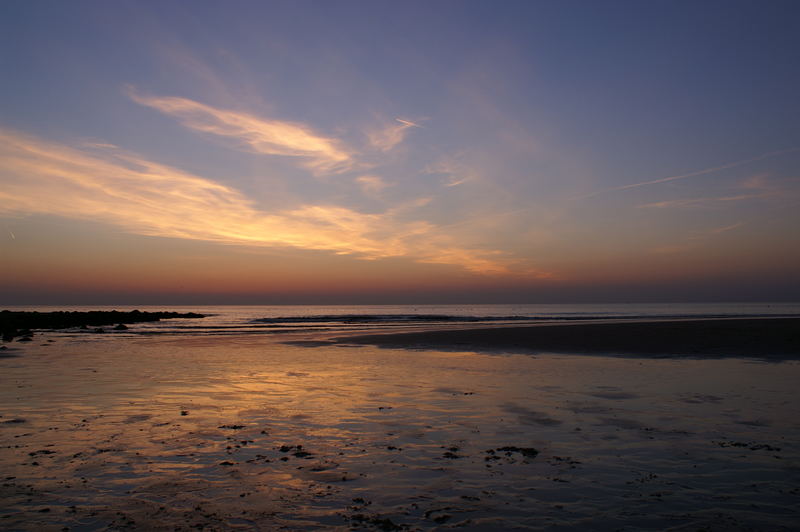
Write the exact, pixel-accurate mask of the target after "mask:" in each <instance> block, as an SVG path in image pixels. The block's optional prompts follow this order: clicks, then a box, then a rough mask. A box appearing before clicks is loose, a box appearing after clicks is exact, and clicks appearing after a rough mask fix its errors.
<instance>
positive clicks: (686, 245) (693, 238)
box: [652, 222, 745, 255]
mask: <svg viewBox="0 0 800 532" xmlns="http://www.w3.org/2000/svg"><path fill="white" fill-rule="evenodd" d="M743 225H745V223H744V222H736V223H732V224H729V225H723V226H721V227H711V228H709V229H700V230H697V231H693V232H692V233H691V234H690V235H689V236H687V237H686V238H685V239H684V240H683V242H679V243H677V244H670V245H665V246H659V247H656V248H654V249H653V250H652V251H653V253H657V254H661V255H667V254H673V253H682V252H684V251H690V250H692V249H696V248H697V247H699V246H700V245H702V243H703V242H704V241H705V240H707V239H709V238H712V237H714V236H717V235H720V234H722V233H727V232H728V231H733V230H734V229H738V228H740V227H742V226H743Z"/></svg>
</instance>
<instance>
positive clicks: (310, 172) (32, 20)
mask: <svg viewBox="0 0 800 532" xmlns="http://www.w3.org/2000/svg"><path fill="white" fill-rule="evenodd" d="M0 10H2V11H3V16H2V17H0V33H1V34H2V46H1V47H0V68H2V69H3V72H4V76H3V78H4V82H3V83H2V84H0V134H2V136H3V140H4V146H5V147H4V148H2V150H0V185H2V188H0V190H4V192H0V199H1V200H2V207H0V224H2V225H4V226H5V229H6V230H5V231H3V233H4V234H3V235H2V236H0V238H2V239H3V240H2V241H0V246H2V247H4V248H6V249H7V251H8V252H7V253H3V256H4V258H3V259H0V261H1V262H0V266H2V267H3V269H4V270H6V271H7V272H9V273H8V274H7V275H6V279H5V280H4V281H3V283H5V284H3V285H2V286H0V294H6V296H5V297H6V299H8V301H13V302H18V301H21V302H25V301H26V298H30V300H31V301H34V300H35V301H36V302H47V301H48V297H53V298H56V299H59V301H66V300H69V299H70V297H75V298H76V302H78V301H77V299H81V297H84V296H79V294H85V293H86V285H85V281H82V280H81V279H85V278H86V276H90V277H92V276H94V278H95V279H98V276H97V275H96V274H97V270H98V268H100V269H102V271H103V272H114V273H115V275H110V276H109V278H108V279H105V280H104V281H103V282H101V283H99V284H98V283H96V285H97V286H95V289H94V290H95V291H96V292H98V293H103V294H111V296H109V297H118V298H120V299H125V298H130V297H133V296H134V295H135V294H149V295H148V297H150V298H155V299H153V300H158V301H159V302H160V301H162V300H163V301H164V302H169V301H172V300H174V301H179V300H182V299H181V298H185V297H188V295H187V294H193V297H203V296H207V297H208V298H209V302H225V301H228V300H230V301H231V302H239V301H243V299H242V298H245V299H246V300H247V301H251V299H248V298H252V301H254V302H262V301H263V302H271V301H273V300H275V298H278V299H280V300H281V301H290V300H291V299H292V297H293V294H294V295H295V296H296V297H297V299H298V300H302V301H304V302H305V301H310V300H313V298H314V297H315V294H318V295H319V297H320V298H321V300H324V301H325V302H329V301H337V300H339V299H347V298H350V299H347V301H343V302H350V301H352V300H354V299H355V300H357V301H362V300H363V301H367V300H369V301H372V302H382V301H384V300H386V301H389V300H393V298H397V297H399V296H398V294H402V293H406V294H407V293H413V294H415V297H420V298H422V299H426V300H428V299H430V300H435V301H446V300H448V298H451V297H454V296H453V294H458V297H459V298H463V293H464V290H465V289H469V290H471V291H472V293H473V294H474V297H475V300H476V301H490V300H491V301H495V300H500V299H503V298H504V297H510V296H513V297H519V298H528V299H526V300H531V301H535V300H537V298H544V299H547V300H558V299H559V297H560V294H561V295H563V297H564V298H567V299H571V300H575V299H581V298H585V299H586V300H596V299H598V298H600V299H602V298H607V297H610V296H609V294H618V295H617V296H614V297H619V298H623V299H624V298H634V299H635V298H637V297H646V298H647V299H650V300H658V299H663V298H669V297H672V296H673V295H674V294H676V293H681V294H683V296H682V297H689V298H690V297H691V294H692V293H696V294H698V296H697V297H704V298H718V299H719V298H722V299H738V298H739V297H743V298H746V299H773V298H777V297H780V298H795V299H796V298H798V297H800V283H798V278H797V274H796V271H798V267H800V251H798V249H800V246H798V243H799V242H798V236H797V235H798V231H797V227H800V224H798V222H800V215H798V214H797V212H798V200H800V181H798V179H800V175H799V173H798V167H800V116H798V115H799V114H800V106H798V103H797V96H796V95H797V94H800V73H799V72H800V70H799V69H798V68H797V65H798V55H800V36H799V35H800V31H798V29H799V28H798V23H797V20H798V15H800V6H798V5H797V3H796V2H780V1H773V2H732V1H725V2H707V1H700V2H677V1H676V2H620V1H613V2H611V1H610V2H588V1H581V2H578V1H575V2H570V1H565V2H533V1H531V2H502V3H496V2H402V3H399V2H299V1H292V2H243V1H233V2H113V3H110V2H88V1H82V2H7V3H4V4H3V5H2V6H1V7H0ZM56 234H59V235H60V236H59V237H58V239H67V240H69V241H70V242H71V248H70V249H64V246H63V245H60V242H57V241H56V237H55V236H54V235H56ZM99 242H106V243H105V244H104V245H100V244H99ZM182 246H188V248H186V249H184V248H182ZM112 248H114V249H118V250H117V251H110V250H111V249H112ZM120 249H121V250H123V251H119V250H120ZM178 249H181V251H180V252H179V251H178ZM131 254H135V256H136V257H141V258H142V263H141V264H140V263H138V262H137V261H134V260H132V259H131V256H130V255H131ZM145 259H146V260H145ZM42 261H45V262H47V263H48V264H53V265H55V266H57V267H56V268H55V269H54V270H51V271H50V272H49V273H48V272H45V271H40V270H38V269H37V268H35V267H32V265H33V264H37V263H41V262H42ZM154 264H162V266H159V267H155V266H153V265H154ZM187 269H188V270H191V271H193V272H197V271H200V270H203V271H204V273H202V274H199V273H194V274H192V275H189V276H188V278H184V277H181V275H179V274H178V273H177V272H178V271H186V270H187ZM93 272H94V273H93ZM101 277H102V276H101ZM265 279H268V280H269V281H267V280H265ZM178 280H181V282H178ZM184 281H185V282H184ZM209 286H214V287H216V288H214V289H213V290H211V289H210V288H209ZM690 286H691V287H698V286H707V287H710V288H709V289H708V290H697V289H693V290H689V289H687V288H686V287H690ZM743 286H748V288H747V289H746V290H744V289H743ZM680 287H683V288H684V289H683V290H681V289H680ZM676 290H677V291H676ZM409 291H410V292H409ZM92 293H94V292H92ZM87 297H89V298H90V299H91V297H93V296H91V295H90V296H87ZM159 298H161V299H159ZM337 298H338V299H337ZM83 301H86V300H85V299H81V301H80V302H83ZM148 301H149V300H148ZM120 302H125V301H120Z"/></svg>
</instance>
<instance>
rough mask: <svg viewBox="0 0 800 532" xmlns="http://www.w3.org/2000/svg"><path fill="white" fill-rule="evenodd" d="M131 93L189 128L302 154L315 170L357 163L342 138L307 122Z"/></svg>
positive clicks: (247, 145)
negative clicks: (300, 122)
mask: <svg viewBox="0 0 800 532" xmlns="http://www.w3.org/2000/svg"><path fill="white" fill-rule="evenodd" d="M128 94H129V95H130V97H131V99H133V101H135V102H136V103H139V104H141V105H145V106H147V107H151V108H153V109H156V110H158V111H161V112H162V113H164V114H167V115H169V116H172V117H175V118H177V119H178V120H179V121H180V122H181V124H183V125H184V126H186V127H188V128H189V129H193V130H195V131H200V132H203V133H209V134H212V135H218V136H221V137H225V138H228V139H231V140H233V141H235V142H236V144H237V145H238V146H239V147H241V148H244V149H247V150H248V151H252V152H256V153H261V154H264V155H282V156H288V157H301V158H303V159H304V161H305V164H306V165H307V166H308V167H309V168H311V169H312V170H314V171H315V172H319V173H325V172H340V171H344V170H348V169H350V168H351V166H352V165H353V163H354V160H353V156H352V153H351V152H350V151H349V150H348V149H346V148H345V147H344V146H343V145H342V143H341V142H340V141H338V140H336V139H333V138H329V137H325V136H323V135H321V134H319V133H317V132H315V131H314V130H313V129H312V128H310V127H308V126H306V125H303V124H297V123H293V122H285V121H281V120H270V119H266V118H262V117H258V116H255V115H253V114H249V113H245V112H242V111H233V110H227V109H218V108H216V107H212V106H210V105H205V104H202V103H200V102H196V101H194V100H190V99H188V98H178V97H171V96H162V97H159V96H145V95H142V94H139V93H137V92H136V91H135V90H133V89H130V90H129V91H128Z"/></svg>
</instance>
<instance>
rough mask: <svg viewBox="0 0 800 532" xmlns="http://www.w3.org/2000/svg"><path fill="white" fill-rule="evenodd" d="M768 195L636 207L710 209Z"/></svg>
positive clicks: (701, 199) (748, 195)
mask: <svg viewBox="0 0 800 532" xmlns="http://www.w3.org/2000/svg"><path fill="white" fill-rule="evenodd" d="M768 195H769V194H766V193H763V194H738V195H735V196H721V197H716V198H685V199H677V200H667V201H656V202H654V203H645V204H644V205H638V206H637V207H638V208H639V209H674V208H711V207H718V206H720V205H724V204H726V203H736V202H739V201H746V200H750V199H756V198H764V197H767V196H768Z"/></svg>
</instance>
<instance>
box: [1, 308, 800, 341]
mask: <svg viewBox="0 0 800 532" xmlns="http://www.w3.org/2000/svg"><path fill="white" fill-rule="evenodd" d="M4 308H7V309H9V310H29V311H39V312H52V311H61V310H63V311H90V310H119V311H131V310H135V309H138V310H141V311H147V312H158V311H176V312H195V313H199V314H203V315H204V316H205V318H201V319H171V320H163V321H159V322H149V323H147V322H145V323H138V324H134V325H131V326H130V329H129V330H128V331H125V334H126V335H152V334H170V335H187V334H189V335H230V334H236V335H238V334H271V335H274V334H288V333H313V332H331V333H337V332H342V333H350V332H353V333H361V332H369V330H373V329H375V330H377V329H380V330H385V329H393V328H402V329H403V330H409V329H411V330H413V329H414V328H425V329H431V328H445V327H450V326H464V325H482V324H486V325H489V324H495V325H499V324H504V323H513V324H520V325H521V324H525V323H542V322H566V321H578V320H580V321H592V320H612V319H613V320H641V319H681V318H732V317H782V316H798V315H800V303H787V302H773V303H769V302H767V303H612V304H601V303H583V304H527V305H520V304H515V305H502V304H490V305H487V304H476V305H244V306H241V305H215V306H205V305H192V306H180V305H178V306H176V305H172V306H153V305H144V306H142V305H139V306H130V305H114V306H109V305H105V306H103V305H100V306H68V307H67V306H8V307H4ZM65 332H66V333H69V332H70V331H65ZM71 332H80V331H77V330H76V331H71Z"/></svg>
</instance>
